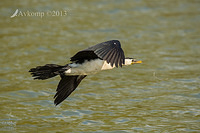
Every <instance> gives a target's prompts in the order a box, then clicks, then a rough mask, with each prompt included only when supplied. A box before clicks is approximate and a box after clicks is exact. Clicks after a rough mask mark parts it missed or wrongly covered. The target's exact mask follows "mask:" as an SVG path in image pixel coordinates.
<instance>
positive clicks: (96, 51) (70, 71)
mask: <svg viewBox="0 0 200 133" xmlns="http://www.w3.org/2000/svg"><path fill="white" fill-rule="evenodd" d="M70 61H71V63H69V64H66V65H57V64H46V65H44V66H37V67H35V68H31V69H30V70H29V72H30V73H31V75H32V76H33V77H34V79H40V80H45V79H49V78H52V77H55V76H57V75H60V77H61V80H60V82H59V84H58V86H57V89H56V94H55V96H54V99H55V100H54V104H55V105H58V104H60V103H61V102H62V101H64V100H65V99H66V98H67V97H68V96H69V95H70V94H71V93H72V92H73V91H74V90H75V89H76V88H77V86H78V85H79V83H80V82H81V81H82V80H83V79H84V78H85V77H86V76H87V75H90V74H95V73H97V72H100V71H102V70H108V69H113V68H115V67H122V66H123V65H132V64H138V63H142V61H136V59H134V58H125V56H124V51H123V50H122V48H121V44H120V42H119V41H118V40H110V41H106V42H102V43H99V44H96V45H94V46H91V47H89V48H87V49H84V50H81V51H79V52H78V53H76V54H75V55H74V56H72V57H71V60H70Z"/></svg>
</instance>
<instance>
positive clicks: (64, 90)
mask: <svg viewBox="0 0 200 133" xmlns="http://www.w3.org/2000/svg"><path fill="white" fill-rule="evenodd" d="M86 76H87V75H75V76H62V77H61V80H60V82H59V84H58V87H57V90H56V91H57V93H56V94H55V96H54V98H55V101H54V104H55V105H58V104H60V103H61V102H62V101H64V100H65V99H66V98H67V97H68V96H69V95H70V94H71V93H72V92H73V91H74V90H75V89H76V87H77V86H78V85H79V83H80V82H81V80H82V79H84V78H85V77H86Z"/></svg>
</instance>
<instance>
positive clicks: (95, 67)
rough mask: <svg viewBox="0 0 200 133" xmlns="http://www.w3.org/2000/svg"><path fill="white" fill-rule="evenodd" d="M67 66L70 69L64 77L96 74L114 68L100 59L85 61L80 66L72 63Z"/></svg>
mask: <svg viewBox="0 0 200 133" xmlns="http://www.w3.org/2000/svg"><path fill="white" fill-rule="evenodd" d="M69 66H70V67H71V68H70V69H68V70H67V71H65V74H66V75H88V74H94V73H97V72H99V71H101V70H106V69H112V68H114V67H111V66H110V64H108V63H107V62H106V61H104V60H100V59H95V60H90V61H85V62H84V63H82V64H76V63H72V64H69Z"/></svg>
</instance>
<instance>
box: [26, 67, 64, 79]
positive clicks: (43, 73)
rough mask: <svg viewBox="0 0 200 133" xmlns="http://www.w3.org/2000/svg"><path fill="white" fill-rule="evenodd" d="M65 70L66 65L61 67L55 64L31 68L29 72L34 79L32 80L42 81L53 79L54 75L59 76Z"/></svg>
mask: <svg viewBox="0 0 200 133" xmlns="http://www.w3.org/2000/svg"><path fill="white" fill-rule="evenodd" d="M67 69H68V68H67V65H65V66H61V65H56V64H46V65H44V66H37V67H36V68H31V69H30V70H29V72H30V73H31V75H32V76H33V77H34V79H41V80H44V79H49V78H52V77H55V76H56V75H61V74H63V72H64V71H65V70H67Z"/></svg>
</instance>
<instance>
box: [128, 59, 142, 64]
mask: <svg viewBox="0 0 200 133" xmlns="http://www.w3.org/2000/svg"><path fill="white" fill-rule="evenodd" d="M140 63H142V61H141V60H139V61H133V62H132V63H131V64H132V65H133V64H140Z"/></svg>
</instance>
